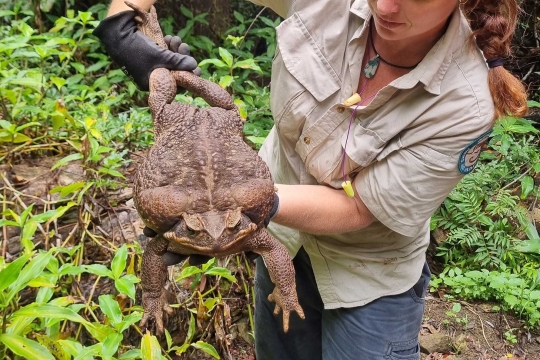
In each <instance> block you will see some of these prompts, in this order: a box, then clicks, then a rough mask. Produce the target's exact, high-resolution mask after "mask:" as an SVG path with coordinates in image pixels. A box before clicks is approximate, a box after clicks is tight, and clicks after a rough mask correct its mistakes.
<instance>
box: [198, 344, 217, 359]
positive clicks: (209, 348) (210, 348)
mask: <svg viewBox="0 0 540 360" xmlns="http://www.w3.org/2000/svg"><path fill="white" fill-rule="evenodd" d="M191 346H193V347H194V348H195V349H199V350H202V351H203V352H205V353H207V354H208V355H210V356H213V357H214V358H216V359H221V358H220V357H219V354H218V352H217V351H216V349H215V348H214V347H213V346H212V345H210V344H208V343H206V342H204V341H197V342H196V343H193V344H191Z"/></svg>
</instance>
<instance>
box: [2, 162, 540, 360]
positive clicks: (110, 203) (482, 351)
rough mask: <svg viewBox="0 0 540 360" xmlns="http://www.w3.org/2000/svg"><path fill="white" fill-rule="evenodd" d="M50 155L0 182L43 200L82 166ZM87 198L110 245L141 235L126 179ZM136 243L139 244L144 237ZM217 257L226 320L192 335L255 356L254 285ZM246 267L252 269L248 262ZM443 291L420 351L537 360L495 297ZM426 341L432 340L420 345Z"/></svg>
mask: <svg viewBox="0 0 540 360" xmlns="http://www.w3.org/2000/svg"><path fill="white" fill-rule="evenodd" d="M134 158H137V155H134ZM56 161H58V158H39V159H35V160H31V159H24V160H22V161H19V164H17V165H11V166H10V167H8V166H6V165H3V166H2V167H0V171H1V172H2V173H3V174H5V177H4V179H6V181H7V182H8V183H7V185H6V184H4V185H6V186H5V187H4V189H7V190H8V191H13V193H17V194H19V195H18V196H20V198H21V199H24V201H26V202H28V203H31V202H34V203H35V204H36V205H35V207H36V208H37V207H39V206H40V205H43V204H42V203H40V199H41V201H42V202H43V200H45V199H47V197H48V196H50V195H48V194H49V190H50V189H51V188H54V187H55V186H59V185H66V184H69V183H73V182H76V181H81V180H82V179H84V174H83V170H82V167H81V165H80V164H79V163H77V162H72V163H69V164H68V165H67V166H65V167H62V168H60V169H57V170H55V171H51V170H50V169H51V167H52V165H53V164H54V163H55V162H56ZM134 167H135V165H134V163H132V164H131V165H130V166H129V167H128V168H126V169H124V170H125V173H126V175H127V177H128V178H129V175H130V173H132V172H133V169H134ZM92 201H93V202H94V203H95V204H96V205H98V206H96V208H95V209H98V210H94V211H93V214H92V221H93V223H94V227H93V231H96V232H97V233H100V234H101V236H105V235H104V234H106V236H107V241H108V243H109V244H114V245H116V246H120V245H121V244H122V243H124V242H127V243H130V242H135V241H139V242H140V241H141V239H142V240H144V236H143V235H142V227H143V224H142V222H141V221H140V219H139V218H138V216H137V213H136V211H135V209H134V208H133V205H132V201H131V190H130V188H129V186H126V187H122V188H119V189H118V190H115V191H110V192H108V193H106V194H105V195H103V194H102V195H101V197H99V198H96V199H93V200H92ZM77 218H78V215H77V214H76V213H75V212H74V213H73V214H72V215H71V216H70V214H69V213H68V214H66V215H65V216H64V217H62V218H61V219H60V220H61V222H59V223H58V224H56V225H55V226H56V232H57V234H58V235H57V237H58V238H59V239H60V238H62V237H65V236H66V235H67V234H69V232H70V231H71V230H72V229H73V227H74V224H75V223H76V222H77ZM3 235H4V236H3V241H4V244H6V247H5V249H6V251H7V254H6V257H7V258H8V259H9V258H13V257H16V256H17V255H18V252H19V250H20V244H18V235H19V234H18V233H17V231H16V229H15V228H8V229H7V231H3ZM36 241H37V242H38V246H39V236H37V237H36ZM141 245H142V246H143V247H144V241H143V244H141ZM112 255H114V253H111V251H110V249H105V248H100V246H98V245H97V244H96V243H92V242H89V243H88V244H85V256H84V258H85V259H84V261H85V262H86V263H91V262H98V263H103V264H108V262H109V261H110V260H111V257H112ZM219 264H220V265H224V266H227V267H228V268H229V269H230V270H231V272H232V273H233V274H234V275H235V276H236V277H237V278H238V279H240V278H242V280H241V281H240V280H239V281H238V283H234V284H232V285H228V288H227V289H223V290H221V294H222V298H223V300H224V302H225V304H226V305H222V306H223V309H222V311H223V314H224V317H223V318H224V319H225V320H224V321H223V322H222V323H221V324H222V325H220V326H217V325H216V324H217V322H216V321H215V314H214V318H213V319H214V321H212V319H210V320H208V319H207V322H206V323H204V324H202V323H198V329H199V330H198V333H197V334H198V335H201V333H202V334H203V336H205V341H207V342H209V343H213V344H214V346H215V347H216V349H219V351H220V352H221V354H222V355H223V358H225V359H227V358H230V359H237V360H250V359H255V355H254V349H253V337H252V335H251V334H252V333H251V328H250V322H249V316H248V311H247V307H248V302H249V297H247V296H246V295H245V289H244V288H242V286H241V284H247V285H248V286H249V287H251V286H253V279H252V278H249V277H248V274H250V271H247V272H246V271H245V268H244V269H242V268H240V267H239V266H237V265H238V262H234V261H230V262H228V265H225V263H223V262H221V261H220V262H219ZM431 267H432V268H433V270H434V272H435V273H436V272H437V270H440V268H441V265H440V264H437V263H436V262H433V261H432V263H431ZM250 270H251V271H252V270H253V264H252V263H251V269H250ZM251 274H253V273H252V272H251ZM99 281H100V283H99V286H96V282H95V278H92V277H88V278H87V279H84V278H83V280H82V282H81V284H79V288H80V289H82V292H83V294H88V293H90V295H89V296H91V297H94V298H97V297H98V296H99V295H101V294H103V293H111V292H114V291H115V290H114V286H112V285H111V283H110V282H107V281H106V280H103V279H102V280H99ZM212 281H213V280H211V279H210V280H208V281H207V283H206V284H204V283H202V284H199V285H198V286H199V287H200V289H201V292H203V290H205V289H208V287H210V286H212ZM224 283H225V282H222V283H221V284H224ZM227 284H228V283H227ZM189 285H190V284H189V281H188V282H186V283H185V284H180V285H177V286H174V291H172V292H173V293H175V295H176V299H179V298H181V297H185V296H189V291H188V288H189ZM214 285H215V283H214ZM186 294H187V295H186ZM74 295H75V294H74ZM441 296H442V294H439V293H437V292H435V293H429V294H427V295H426V310H425V316H424V321H423V324H422V330H421V332H420V339H421V344H422V346H425V347H427V348H428V350H424V351H429V349H431V354H429V355H427V354H425V355H424V356H423V358H424V359H428V360H435V359H463V360H473V359H483V360H492V359H493V360H500V359H510V358H512V359H519V360H523V359H530V360H540V333H539V332H534V331H531V330H529V329H528V328H527V326H526V323H525V322H524V321H521V320H520V319H519V317H518V316H516V315H515V314H509V313H505V312H503V311H502V310H500V309H499V307H498V304H495V303H485V302H474V303H469V302H464V301H458V300H448V299H443V298H442V297H441ZM29 299H30V298H29ZM138 299H140V297H138ZM173 300H174V297H173ZM30 301H32V300H30ZM139 301H140V300H139ZM194 303H195V302H194V301H193V303H192V305H197V304H194ZM456 304H459V305H456ZM456 306H458V307H459V311H456ZM225 315H226V316H225ZM186 320H187V322H188V323H189V312H188V311H187V310H186V309H185V308H184V309H182V308H179V309H176V310H175V314H174V315H173V316H172V317H170V318H169V319H168V322H167V324H168V325H167V327H168V329H169V331H170V333H171V336H172V340H173V342H174V343H175V344H176V343H180V344H181V343H182V342H183V339H184V337H185V334H186V329H187V325H186V324H185V322H186ZM442 335H447V336H448V337H446V336H442ZM434 338H436V339H435V340H436V342H437V343H436V344H433V340H434ZM124 339H125V340H127V341H128V342H131V343H132V344H137V343H138V341H140V334H139V333H137V332H135V331H132V332H131V333H130V334H129V335H128V336H126V337H125V338H124ZM426 341H427V342H428V343H429V342H431V343H429V344H428V345H426ZM172 358H173V359H174V358H177V359H211V357H210V356H207V355H206V354H204V353H202V352H188V353H185V354H183V355H181V356H180V357H175V356H174V355H172ZM368 360H369V359H368Z"/></svg>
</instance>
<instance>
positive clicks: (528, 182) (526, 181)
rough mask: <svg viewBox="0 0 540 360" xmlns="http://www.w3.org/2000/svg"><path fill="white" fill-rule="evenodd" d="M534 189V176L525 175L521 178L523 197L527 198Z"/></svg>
mask: <svg viewBox="0 0 540 360" xmlns="http://www.w3.org/2000/svg"><path fill="white" fill-rule="evenodd" d="M533 190H534V179H533V178H532V176H529V175H527V176H524V177H522V178H521V199H522V200H523V199H525V198H526V197H527V196H529V194H530V193H531V192H532V191H533Z"/></svg>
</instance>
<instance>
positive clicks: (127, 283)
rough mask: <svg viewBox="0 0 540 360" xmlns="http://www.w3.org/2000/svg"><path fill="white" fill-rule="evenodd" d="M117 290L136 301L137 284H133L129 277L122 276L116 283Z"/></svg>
mask: <svg viewBox="0 0 540 360" xmlns="http://www.w3.org/2000/svg"><path fill="white" fill-rule="evenodd" d="M114 286H115V287H116V290H118V291H119V292H121V293H122V294H126V295H127V296H129V297H130V298H131V299H133V300H135V282H133V281H132V280H131V279H130V278H129V277H128V276H122V277H121V278H119V279H116V280H115V281H114Z"/></svg>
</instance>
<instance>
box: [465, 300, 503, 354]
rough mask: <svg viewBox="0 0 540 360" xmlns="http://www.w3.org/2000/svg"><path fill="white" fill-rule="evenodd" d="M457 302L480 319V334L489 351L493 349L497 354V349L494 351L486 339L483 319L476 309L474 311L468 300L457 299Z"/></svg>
mask: <svg viewBox="0 0 540 360" xmlns="http://www.w3.org/2000/svg"><path fill="white" fill-rule="evenodd" d="M459 303H460V304H462V305H465V306H466V307H467V309H469V311H470V312H472V313H473V314H474V315H476V316H478V319H479V320H480V325H481V326H482V335H483V336H484V340H485V341H486V344H487V345H488V346H489V348H490V349H491V351H493V352H494V353H496V354H499V353H498V352H497V351H495V349H494V348H493V347H492V346H491V344H490V343H489V341H488V339H487V336H486V332H485V330H484V320H482V317H481V316H480V314H478V313H477V312H476V311H474V310H473V308H472V306H471V305H470V304H469V303H468V302H466V301H459Z"/></svg>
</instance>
